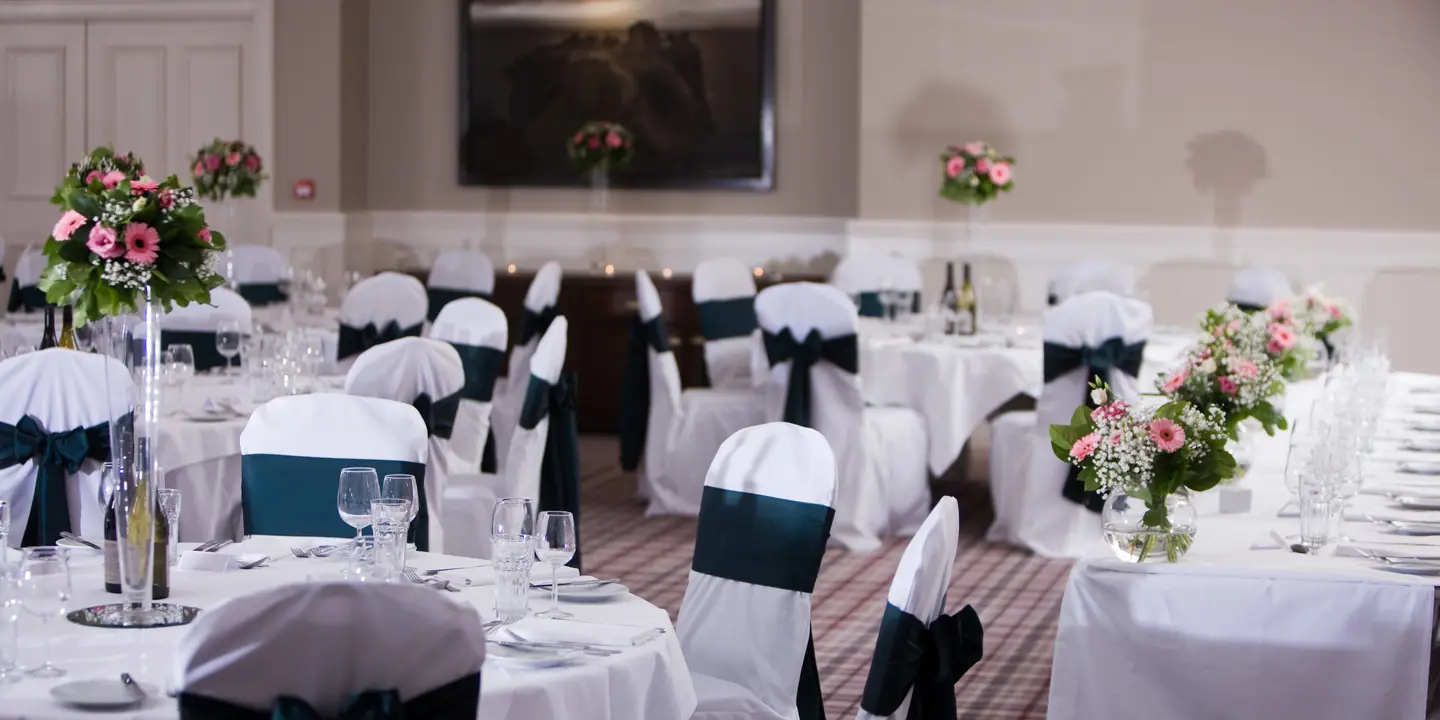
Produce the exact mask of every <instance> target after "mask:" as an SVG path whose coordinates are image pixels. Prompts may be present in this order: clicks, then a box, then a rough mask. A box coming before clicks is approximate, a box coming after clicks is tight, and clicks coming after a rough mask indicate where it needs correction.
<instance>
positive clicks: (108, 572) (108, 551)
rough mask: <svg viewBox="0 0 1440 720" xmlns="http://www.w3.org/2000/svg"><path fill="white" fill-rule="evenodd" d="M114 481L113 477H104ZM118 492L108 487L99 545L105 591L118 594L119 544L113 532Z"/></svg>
mask: <svg viewBox="0 0 1440 720" xmlns="http://www.w3.org/2000/svg"><path fill="white" fill-rule="evenodd" d="M106 480H107V481H109V482H114V481H115V480H114V478H109V477H107V478H106ZM119 497H120V493H118V492H116V491H115V488H111V489H110V501H109V502H107V503H105V541H104V542H103V543H101V546H103V547H104V548H105V573H104V574H105V592H108V593H115V594H116V595H119V594H120V545H119V542H118V540H117V538H118V536H117V535H116V532H115V524H116V522H117V521H116V519H115V503H116V502H118V500H117V498H119Z"/></svg>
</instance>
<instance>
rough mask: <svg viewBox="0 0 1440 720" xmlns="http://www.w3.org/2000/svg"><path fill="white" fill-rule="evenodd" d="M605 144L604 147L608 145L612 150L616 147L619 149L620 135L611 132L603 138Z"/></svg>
mask: <svg viewBox="0 0 1440 720" xmlns="http://www.w3.org/2000/svg"><path fill="white" fill-rule="evenodd" d="M605 144H606V145H609V146H610V147H612V148H618V147H620V135H619V134H618V133H613V132H612V133H610V134H609V135H606V136H605Z"/></svg>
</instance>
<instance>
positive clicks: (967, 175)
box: [940, 142, 1015, 205]
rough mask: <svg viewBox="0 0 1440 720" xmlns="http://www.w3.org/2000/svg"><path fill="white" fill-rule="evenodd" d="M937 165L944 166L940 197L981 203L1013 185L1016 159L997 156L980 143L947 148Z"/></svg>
mask: <svg viewBox="0 0 1440 720" xmlns="http://www.w3.org/2000/svg"><path fill="white" fill-rule="evenodd" d="M940 164H941V167H942V168H943V169H944V173H943V174H942V176H941V178H940V197H943V198H945V199H947V200H952V201H954V202H958V203H965V204H969V205H980V204H983V203H987V202H989V201H991V200H994V199H995V198H996V197H997V196H998V195H999V194H1000V193H1002V192H1009V191H1010V189H1011V188H1012V187H1014V177H1015V174H1014V164H1015V158H1012V157H1006V156H1003V155H1000V154H999V153H997V152H995V148H992V147H990V146H989V145H987V144H985V143H983V142H968V143H965V144H964V145H959V146H953V145H952V146H951V147H948V148H946V149H945V151H944V152H942V153H941V154H940Z"/></svg>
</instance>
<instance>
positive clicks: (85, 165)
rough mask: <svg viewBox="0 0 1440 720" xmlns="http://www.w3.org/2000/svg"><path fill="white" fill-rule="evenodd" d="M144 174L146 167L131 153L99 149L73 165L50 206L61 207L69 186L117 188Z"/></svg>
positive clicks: (51, 198) (57, 189)
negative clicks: (95, 185)
mask: <svg viewBox="0 0 1440 720" xmlns="http://www.w3.org/2000/svg"><path fill="white" fill-rule="evenodd" d="M144 174H145V166H144V164H143V163H141V162H140V158H137V157H135V156H134V155H133V154H131V153H117V152H115V151H114V150H112V149H110V148H108V147H98V148H95V149H94V150H92V151H90V153H89V154H87V155H86V156H85V157H83V158H80V160H79V161H78V162H75V163H71V165H70V170H69V171H68V172H66V173H65V179H64V180H62V181H61V184H60V185H59V186H57V187H56V188H55V194H54V195H53V196H51V197H50V204H51V205H61V204H62V203H63V202H64V199H65V198H64V197H63V195H62V194H61V191H62V190H64V189H65V188H66V186H67V184H68V185H69V186H71V187H79V186H88V185H90V184H91V183H94V182H98V183H100V184H101V185H104V186H105V187H115V186H116V185H118V184H120V181H121V180H139V179H140V178H141V177H142V176H143V175H144ZM71 181H73V182H71Z"/></svg>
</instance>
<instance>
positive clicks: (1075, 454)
mask: <svg viewBox="0 0 1440 720" xmlns="http://www.w3.org/2000/svg"><path fill="white" fill-rule="evenodd" d="M1099 444H1100V436H1099V435H1096V434H1095V433H1090V434H1089V435H1086V436H1085V437H1082V438H1080V439H1079V440H1076V441H1075V444H1074V445H1073V446H1071V448H1070V457H1072V458H1074V459H1075V461H1076V462H1079V461H1081V460H1084V459H1085V458H1087V457H1090V454H1091V453H1093V452H1095V446H1097V445H1099Z"/></svg>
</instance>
